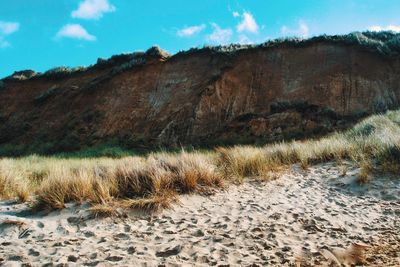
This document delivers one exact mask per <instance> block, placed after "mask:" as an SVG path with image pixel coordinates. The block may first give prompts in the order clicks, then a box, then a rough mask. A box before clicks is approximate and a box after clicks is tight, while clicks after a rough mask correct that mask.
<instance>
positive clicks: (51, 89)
mask: <svg viewBox="0 0 400 267" xmlns="http://www.w3.org/2000/svg"><path fill="white" fill-rule="evenodd" d="M399 36H400V35H399V34H394V33H391V32H380V33H372V32H364V33H352V34H348V35H343V36H319V37H314V38H311V39H307V40H303V39H281V40H274V41H269V42H267V43H264V44H261V45H258V46H250V45H247V46H240V45H230V46H223V47H204V48H201V49H191V50H189V51H185V52H179V53H177V54H176V55H173V56H171V55H170V54H168V53H166V52H164V51H162V50H161V49H159V48H158V47H153V48H151V49H149V50H148V51H146V52H136V53H132V54H122V55H117V56H113V57H111V58H110V59H107V60H104V59H99V60H98V62H97V63H96V64H94V65H92V66H89V67H87V68H83V67H82V68H75V69H70V68H65V67H61V68H55V69H52V70H49V71H47V72H45V73H36V72H34V71H30V70H28V71H20V72H15V73H14V74H13V75H11V76H9V77H6V78H4V79H2V80H0V122H1V124H0V146H1V144H3V145H4V144H6V143H7V144H8V145H9V144H13V145H29V146H37V147H45V148H46V151H44V152H52V151H66V150H75V149H79V148H80V147H81V146H83V145H85V146H90V145H96V144H99V143H104V142H108V141H109V140H114V141H115V140H116V141H117V142H119V144H120V145H124V146H129V147H154V146H168V147H171V146H181V145H185V144H191V145H212V144H229V143H246V142H253V143H254V142H268V141H276V140H283V139H293V138H301V137H302V136H310V135H321V134H326V133H329V132H332V131H335V130H340V129H343V128H346V127H348V126H349V125H351V124H353V123H354V122H355V121H357V119H359V118H361V117H363V116H364V115H367V114H370V113H374V112H381V111H384V110H387V109H392V108H396V107H398V106H399V98H400V65H399V56H398V55H399V51H400V45H398V44H400V41H399V40H400V39H399V38H400V37H399Z"/></svg>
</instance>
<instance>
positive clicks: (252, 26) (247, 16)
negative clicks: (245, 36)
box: [233, 12, 259, 33]
mask: <svg viewBox="0 0 400 267" xmlns="http://www.w3.org/2000/svg"><path fill="white" fill-rule="evenodd" d="M236 15H238V13H237V12H236V13H235V12H234V13H233V16H234V17H237V16H236ZM258 28H259V27H258V24H257V22H256V20H255V19H254V17H253V15H252V14H251V13H250V12H244V13H243V15H242V21H241V22H240V23H239V24H238V25H237V26H236V30H237V31H238V32H249V33H258Z"/></svg>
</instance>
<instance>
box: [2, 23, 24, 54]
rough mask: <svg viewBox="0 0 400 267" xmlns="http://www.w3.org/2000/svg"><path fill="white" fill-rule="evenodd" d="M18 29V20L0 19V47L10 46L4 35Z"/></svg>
mask: <svg viewBox="0 0 400 267" xmlns="http://www.w3.org/2000/svg"><path fill="white" fill-rule="evenodd" d="M18 30H19V23H18V22H8V21H0V48H6V47H9V46H11V43H10V42H8V41H7V40H6V39H5V38H6V36H8V35H10V34H13V33H15V32H17V31H18Z"/></svg>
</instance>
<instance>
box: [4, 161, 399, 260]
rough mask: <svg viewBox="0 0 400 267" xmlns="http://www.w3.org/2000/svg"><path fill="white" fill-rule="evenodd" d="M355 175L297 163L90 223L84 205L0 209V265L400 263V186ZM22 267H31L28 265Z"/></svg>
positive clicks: (332, 167) (354, 171) (6, 204)
mask: <svg viewBox="0 0 400 267" xmlns="http://www.w3.org/2000/svg"><path fill="white" fill-rule="evenodd" d="M358 171H359V170H358V169H357V168H355V167H352V166H351V165H349V166H348V171H347V173H346V175H344V176H341V175H340V174H341V172H342V171H341V167H339V166H337V165H336V164H335V163H326V164H321V165H317V166H314V167H311V168H310V169H309V170H307V171H304V170H302V169H301V168H300V167H298V166H294V167H293V169H292V170H291V171H290V172H288V173H286V174H284V175H282V177H280V178H279V179H276V180H273V181H269V182H260V181H258V180H257V179H252V180H249V182H246V183H244V184H243V185H239V186H231V187H229V188H228V189H227V190H226V191H221V192H217V193H216V194H214V195H211V196H199V195H188V196H184V197H182V198H181V203H180V204H179V205H176V206H175V207H174V209H171V210H164V211H162V212H159V213H156V214H151V215H150V214H140V213H137V212H136V213H135V212H132V213H130V214H128V216H127V218H105V219H99V218H97V219H93V218H92V216H91V214H90V213H89V212H88V204H83V205H80V206H79V205H75V204H69V205H68V207H67V208H66V209H64V210H60V211H55V212H52V213H50V214H44V213H34V214H32V213H30V212H29V210H28V204H16V203H13V202H7V201H3V202H1V205H0V222H1V225H0V262H1V263H3V264H4V266H14V265H16V266H20V265H21V264H30V265H32V266H52V265H55V266H66V265H68V266H75V265H76V266H82V265H85V266H110V265H118V266H181V265H186V266H265V265H271V266H329V265H331V266H335V264H336V265H337V264H344V265H351V264H355V263H356V262H364V264H365V265H371V266H399V265H400V221H399V218H400V179H398V177H396V179H393V178H390V177H376V178H375V179H373V180H372V181H371V182H370V183H369V184H367V185H363V186H360V185H358V184H357V183H356V181H355V180H356V176H357V173H358ZM30 265H26V266H30Z"/></svg>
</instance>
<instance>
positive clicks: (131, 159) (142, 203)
mask: <svg viewBox="0 0 400 267" xmlns="http://www.w3.org/2000/svg"><path fill="white" fill-rule="evenodd" d="M399 159H400V111H389V112H387V113H386V114H384V115H374V116H371V117H369V118H367V119H365V120H363V121H361V122H360V123H358V124H356V125H355V126H354V127H353V128H352V129H350V130H348V131H345V132H343V133H335V134H332V135H330V136H327V137H324V138H321V139H318V140H308V141H303V142H299V141H293V142H290V143H276V144H273V145H267V146H264V147H254V146H234V147H230V148H216V149H215V150H212V151H192V152H186V151H180V152H178V153H167V152H157V153H151V154H149V155H147V156H124V157H122V158H107V157H101V158H90V159H89V158H65V157H57V156H54V157H41V156H35V155H32V156H28V157H23V158H2V159H0V198H2V199H8V198H17V199H19V200H20V201H28V200H31V201H34V202H35V203H37V204H38V205H39V206H41V207H47V208H50V209H59V208H63V207H64V206H65V203H67V202H71V201H73V202H84V201H89V202H91V203H92V204H93V205H94V208H93V211H94V212H95V213H96V214H98V215H101V214H108V212H110V211H112V210H115V207H117V206H118V207H121V206H122V207H126V208H138V209H148V210H152V209H157V208H165V207H168V206H169V205H170V204H171V203H173V202H174V201H178V198H177V196H178V195H180V194H185V193H194V192H197V193H210V192H212V191H213V190H214V189H216V188H221V187H224V186H225V185H228V184H229V183H237V182H239V183H240V182H243V181H245V179H246V178H247V177H258V178H260V179H263V180H268V179H269V178H270V177H271V176H275V174H276V173H277V172H280V171H282V170H285V169H287V168H288V167H289V166H291V165H292V164H296V163H299V164H301V166H302V167H303V168H304V169H307V168H308V166H309V165H311V164H316V163H319V162H326V161H333V160H335V161H337V162H338V164H340V162H341V161H342V160H350V161H353V162H354V164H357V165H359V166H360V168H361V171H360V177H359V181H360V182H368V180H369V179H371V177H372V176H371V173H373V172H391V173H395V174H398V173H400V161H399Z"/></svg>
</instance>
